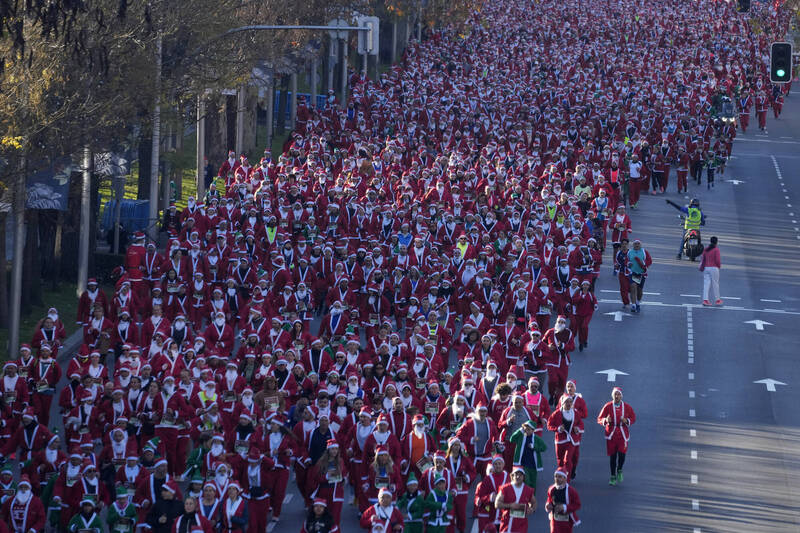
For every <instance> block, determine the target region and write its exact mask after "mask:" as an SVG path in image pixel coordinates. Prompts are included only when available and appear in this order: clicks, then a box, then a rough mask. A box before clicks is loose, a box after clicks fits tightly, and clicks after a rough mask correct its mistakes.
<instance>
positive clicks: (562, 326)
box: [553, 322, 567, 333]
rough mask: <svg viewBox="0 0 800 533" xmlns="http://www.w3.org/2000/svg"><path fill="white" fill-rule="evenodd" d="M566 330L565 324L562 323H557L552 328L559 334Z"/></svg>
mask: <svg viewBox="0 0 800 533" xmlns="http://www.w3.org/2000/svg"><path fill="white" fill-rule="evenodd" d="M566 328H567V325H566V324H564V323H563V322H559V323H557V324H556V325H555V327H554V328H553V329H555V330H556V332H557V333H561V332H562V331H564V330H565V329H566Z"/></svg>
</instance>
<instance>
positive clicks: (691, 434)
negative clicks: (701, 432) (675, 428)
mask: <svg viewBox="0 0 800 533" xmlns="http://www.w3.org/2000/svg"><path fill="white" fill-rule="evenodd" d="M689 436H690V437H696V436H697V430H696V429H690V430H689Z"/></svg>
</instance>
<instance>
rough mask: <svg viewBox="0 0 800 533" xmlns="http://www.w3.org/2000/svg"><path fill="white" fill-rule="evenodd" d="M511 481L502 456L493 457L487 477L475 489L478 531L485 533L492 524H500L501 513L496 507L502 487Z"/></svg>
mask: <svg viewBox="0 0 800 533" xmlns="http://www.w3.org/2000/svg"><path fill="white" fill-rule="evenodd" d="M509 481H511V476H510V475H509V473H508V472H506V471H505V461H504V460H503V456H502V455H500V454H496V455H494V457H492V462H491V465H490V467H489V468H488V469H487V471H486V476H485V477H484V478H483V479H482V480H481V482H480V483H478V486H477V487H476V488H475V503H474V505H475V507H474V509H475V515H476V516H477V517H478V531H485V530H486V527H487V526H488V525H490V524H494V525H499V524H500V513H499V511H498V510H497V509H496V508H495V506H494V501H495V498H497V493H498V492H499V491H500V487H502V486H503V485H505V484H506V483H508V482H509Z"/></svg>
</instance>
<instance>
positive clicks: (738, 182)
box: [725, 180, 744, 185]
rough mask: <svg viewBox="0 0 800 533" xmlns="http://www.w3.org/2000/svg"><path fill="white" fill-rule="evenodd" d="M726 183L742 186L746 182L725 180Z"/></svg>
mask: <svg viewBox="0 0 800 533" xmlns="http://www.w3.org/2000/svg"><path fill="white" fill-rule="evenodd" d="M725 181H727V182H728V183H733V184H734V185H741V184H742V183H744V181H742V180H725Z"/></svg>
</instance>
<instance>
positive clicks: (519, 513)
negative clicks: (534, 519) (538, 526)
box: [494, 466, 536, 533]
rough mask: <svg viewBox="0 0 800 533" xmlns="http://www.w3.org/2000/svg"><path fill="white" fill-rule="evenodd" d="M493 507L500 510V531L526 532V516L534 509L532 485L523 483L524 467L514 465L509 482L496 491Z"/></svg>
mask: <svg viewBox="0 0 800 533" xmlns="http://www.w3.org/2000/svg"><path fill="white" fill-rule="evenodd" d="M494 505H495V507H496V508H497V509H498V510H499V511H500V513H501V514H500V533H528V516H529V515H531V514H533V512H534V511H536V496H535V495H534V490H533V487H530V486H528V485H526V484H525V469H524V468H522V467H521V466H515V467H514V469H513V470H512V471H511V483H506V484H505V485H503V486H502V487H500V490H499V491H498V493H497V497H496V498H495V500H494Z"/></svg>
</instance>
